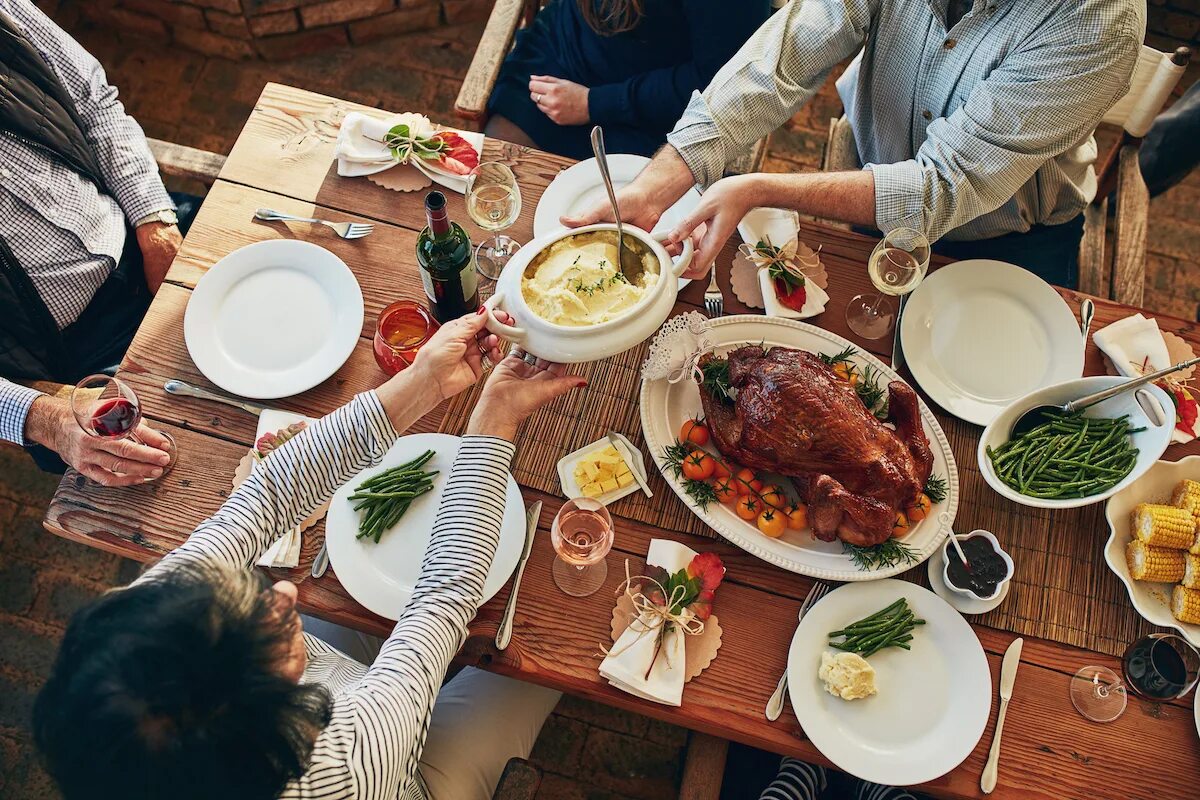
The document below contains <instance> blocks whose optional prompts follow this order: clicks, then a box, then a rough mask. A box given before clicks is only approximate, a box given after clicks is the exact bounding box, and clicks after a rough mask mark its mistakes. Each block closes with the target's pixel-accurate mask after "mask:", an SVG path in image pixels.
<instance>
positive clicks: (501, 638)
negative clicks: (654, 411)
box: [496, 500, 542, 650]
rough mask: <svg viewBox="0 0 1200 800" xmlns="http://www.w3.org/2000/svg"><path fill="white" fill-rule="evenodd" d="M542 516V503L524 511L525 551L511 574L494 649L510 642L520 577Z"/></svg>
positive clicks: (500, 648) (523, 571)
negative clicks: (506, 600)
mask: <svg viewBox="0 0 1200 800" xmlns="http://www.w3.org/2000/svg"><path fill="white" fill-rule="evenodd" d="M541 516H542V501H541V500H538V501H537V502H535V503H534V504H533V505H531V506H530V507H529V508H527V509H526V510H525V549H524V550H522V551H521V560H520V561H518V562H517V569H516V571H514V572H513V580H512V590H511V591H509V593H508V602H507V603H505V604H504V616H503V617H502V618H501V619H500V627H499V628H496V649H497V650H503V649H504V648H506V647H508V643H509V642H511V641H512V624H513V616H514V615H515V614H516V613H517V592H519V591H521V577H522V576H523V575H524V574H525V565H526V564H527V563H529V554H530V553H532V552H533V536H534V534H535V533H537V526H538V519H539V518H540V517H541Z"/></svg>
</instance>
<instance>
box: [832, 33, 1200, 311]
mask: <svg viewBox="0 0 1200 800" xmlns="http://www.w3.org/2000/svg"><path fill="white" fill-rule="evenodd" d="M1191 55H1192V53H1191V50H1189V49H1188V48H1186V47H1180V48H1179V49H1178V50H1176V51H1175V52H1174V53H1170V54H1168V53H1161V52H1159V51H1158V50H1155V49H1154V48H1153V47H1146V46H1143V47H1142V50H1141V53H1140V54H1139V55H1138V63H1137V66H1136V67H1135V68H1134V73H1133V78H1132V80H1131V81H1130V89H1129V92H1128V93H1127V94H1126V95H1125V96H1124V97H1123V98H1121V99H1120V100H1119V101H1117V104H1116V105H1114V106H1113V107H1112V108H1111V109H1110V110H1109V112H1108V113H1107V114H1105V115H1104V119H1103V120H1102V122H1105V123H1109V124H1112V125H1119V126H1121V127H1122V128H1123V129H1124V132H1123V134H1122V138H1121V142H1120V143H1119V144H1118V145H1117V146H1116V147H1115V148H1113V149H1112V150H1111V151H1109V152H1108V154H1107V155H1106V156H1105V158H1104V159H1103V160H1102V161H1101V162H1100V164H1099V165H1098V167H1097V169H1096V177H1097V191H1096V199H1095V200H1093V201H1092V203H1091V204H1089V205H1088V207H1087V208H1086V209H1085V210H1084V217H1083V240H1082V241H1081V242H1080V245H1079V288H1080V290H1081V291H1084V292H1087V293H1088V294H1094V295H1099V296H1100V297H1108V298H1111V299H1113V300H1116V301H1118V302H1120V303H1125V304H1127V305H1132V306H1140V305H1141V304H1142V295H1143V292H1144V289H1145V283H1146V220H1147V216H1148V213H1149V207H1150V195H1149V192H1148V191H1147V190H1146V182H1145V181H1144V180H1143V179H1142V173H1141V170H1140V169H1139V168H1138V146H1139V145H1140V144H1141V137H1143V136H1145V135H1146V131H1148V130H1149V129H1150V125H1151V123H1153V121H1154V118H1155V117H1156V116H1157V115H1158V113H1159V111H1161V110H1162V107H1163V105H1164V104H1165V103H1166V101H1167V98H1168V97H1169V96H1170V94H1171V92H1172V91H1173V90H1174V88H1175V86H1176V84H1178V83H1179V78H1180V77H1181V76H1182V75H1183V71H1184V69H1185V68H1186V67H1187V65H1188V61H1189V60H1190V59H1191ZM860 166H861V164H860V162H859V157H858V151H857V149H856V148H855V144H854V136H853V133H852V132H851V130H850V123H849V122H848V121H847V120H846V118H845V117H840V118H836V119H831V120H830V121H829V140H828V142H827V144H826V146H825V160H824V163H823V165H822V169H823V170H825V171H826V172H836V171H839V170H848V169H858V168H859V167H860ZM1114 190H1115V191H1116V197H1115V201H1114V203H1113V206H1114V214H1113V221H1112V225H1113V238H1112V245H1111V247H1110V248H1109V249H1110V250H1111V258H1110V259H1107V260H1106V258H1105V255H1106V253H1105V235H1106V229H1107V225H1108V216H1109V214H1108V211H1109V203H1108V198H1109V195H1110V194H1112V193H1113V191H1114Z"/></svg>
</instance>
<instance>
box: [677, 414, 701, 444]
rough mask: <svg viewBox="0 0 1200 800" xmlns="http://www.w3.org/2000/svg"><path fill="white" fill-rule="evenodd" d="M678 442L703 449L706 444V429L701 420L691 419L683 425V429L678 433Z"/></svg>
mask: <svg viewBox="0 0 1200 800" xmlns="http://www.w3.org/2000/svg"><path fill="white" fill-rule="evenodd" d="M679 441H681V442H689V443H691V444H694V445H697V446H698V447H703V446H704V445H706V444H708V427H707V426H706V425H705V424H704V421H703V420H701V419H697V418H695V417H693V418H692V419H689V420H688V421H687V422H685V423H683V428H681V429H680V431H679Z"/></svg>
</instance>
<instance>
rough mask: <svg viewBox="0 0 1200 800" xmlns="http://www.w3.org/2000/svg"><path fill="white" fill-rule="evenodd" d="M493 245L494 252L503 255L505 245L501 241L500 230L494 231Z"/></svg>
mask: <svg viewBox="0 0 1200 800" xmlns="http://www.w3.org/2000/svg"><path fill="white" fill-rule="evenodd" d="M491 247H492V253H494V254H501V255H503V253H504V246H503V245H502V244H501V243H500V231H492V245H491Z"/></svg>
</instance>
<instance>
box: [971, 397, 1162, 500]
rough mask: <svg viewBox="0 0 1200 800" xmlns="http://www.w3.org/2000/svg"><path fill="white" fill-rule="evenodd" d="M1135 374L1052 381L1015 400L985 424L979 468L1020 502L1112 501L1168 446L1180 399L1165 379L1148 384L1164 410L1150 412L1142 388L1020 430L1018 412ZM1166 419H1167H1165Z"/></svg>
mask: <svg viewBox="0 0 1200 800" xmlns="http://www.w3.org/2000/svg"><path fill="white" fill-rule="evenodd" d="M1126 380H1127V378H1123V377H1114V376H1109V375H1100V376H1095V377H1091V378H1079V379H1077V380H1073V381H1066V382H1065V383H1058V384H1055V385H1053V386H1047V387H1045V388H1043V389H1038V390H1037V391H1034V392H1031V393H1030V394H1027V395H1025V396H1024V397H1022V398H1020V399H1019V400H1016V401H1014V402H1013V403H1012V404H1011V405H1009V406H1008V408H1006V409H1004V411H1002V412H1001V413H1000V415H999V416H997V417H996V418H995V419H994V420H992V422H991V423H990V424H989V425H988V426H987V427H986V428H984V430H983V435H982V436H981V437H980V440H979V451H978V457H979V471H980V472H981V473H983V478H984V480H985V481H987V483H988V485H989V486H991V487H992V488H993V489H995V490H996V491H997V492H998V493H999V494H1000V495H1002V496H1004V497H1007V498H1008V499H1009V500H1012V501H1013V502H1016V503H1020V504H1021V505H1026V506H1033V507H1036V508H1077V507H1079V506H1086V505H1090V504H1092V503H1098V502H1100V501H1102V500H1106V499H1107V498H1109V497H1111V496H1112V495H1114V494H1116V493H1117V492H1119V491H1120V490H1121V489H1123V488H1124V487H1126V486H1128V485H1129V484H1130V483H1132V482H1133V481H1135V480H1137V479H1138V477H1140V476H1141V475H1142V474H1143V473H1144V472H1145V471H1146V470H1148V469H1150V467H1152V466H1153V465H1154V463H1155V462H1156V461H1157V460H1158V459H1159V457H1160V456H1161V455H1162V454H1163V451H1164V450H1166V449H1167V445H1168V444H1170V443H1171V431H1172V429H1173V428H1174V423H1175V406H1174V404H1173V403H1172V402H1171V399H1170V397H1169V396H1168V395H1167V393H1166V392H1164V391H1163V390H1162V389H1160V388H1159V387H1157V386H1154V385H1148V386H1146V387H1144V388H1145V389H1146V390H1147V391H1148V392H1149V395H1150V399H1152V400H1153V401H1154V402H1157V403H1158V405H1159V406H1160V408H1161V410H1162V413H1161V414H1154V413H1150V414H1148V413H1147V411H1146V409H1144V408H1142V405H1141V403H1140V402H1139V401H1138V399H1137V397H1136V396H1135V393H1134V392H1127V393H1125V394H1121V395H1117V396H1116V397H1111V398H1109V399H1108V400H1105V401H1104V402H1102V403H1100V404H1098V405H1095V406H1092V407H1091V408H1088V409H1085V410H1084V411H1082V412H1079V413H1076V414H1067V413H1062V414H1055V415H1054V416H1053V417H1052V418H1051V419H1049V420H1047V421H1045V422H1044V423H1043V424H1041V425H1039V426H1038V427H1036V428H1034V429H1033V430H1031V431H1026V432H1025V433H1022V434H1020V435H1019V436H1013V434H1012V426H1013V423H1014V422H1016V420H1017V418H1018V417H1020V416H1021V415H1022V414H1024V413H1025V412H1026V411H1028V410H1029V409H1031V408H1035V407H1037V406H1045V405H1051V406H1058V405H1062V404H1064V403H1068V402H1070V401H1072V400H1077V399H1079V398H1081V397H1084V396H1086V395H1089V394H1093V393H1095V392H1099V391H1101V390H1103V389H1107V388H1109V387H1111V386H1115V385H1116V384H1118V383H1122V382H1124V381H1126ZM1159 418H1161V419H1159Z"/></svg>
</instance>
